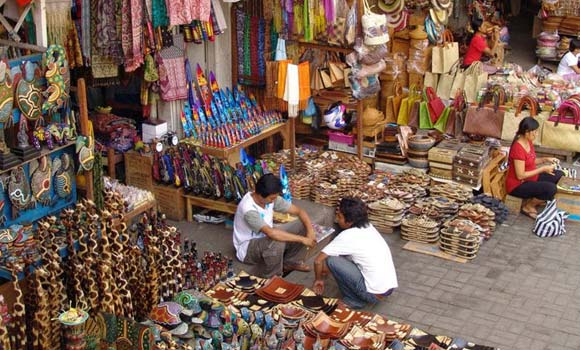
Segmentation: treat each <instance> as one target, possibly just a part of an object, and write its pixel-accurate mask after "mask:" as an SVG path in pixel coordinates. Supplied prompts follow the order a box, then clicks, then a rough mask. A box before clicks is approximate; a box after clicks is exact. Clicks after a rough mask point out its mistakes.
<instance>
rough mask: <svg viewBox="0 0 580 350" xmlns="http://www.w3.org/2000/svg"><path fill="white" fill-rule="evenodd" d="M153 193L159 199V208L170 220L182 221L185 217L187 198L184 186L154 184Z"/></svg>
mask: <svg viewBox="0 0 580 350" xmlns="http://www.w3.org/2000/svg"><path fill="white" fill-rule="evenodd" d="M153 195H155V199H156V200H157V208H158V210H159V212H160V213H162V214H165V216H166V217H167V218H168V219H170V220H175V221H181V220H184V219H185V198H184V197H183V187H175V186H166V185H158V184H155V185H153Z"/></svg>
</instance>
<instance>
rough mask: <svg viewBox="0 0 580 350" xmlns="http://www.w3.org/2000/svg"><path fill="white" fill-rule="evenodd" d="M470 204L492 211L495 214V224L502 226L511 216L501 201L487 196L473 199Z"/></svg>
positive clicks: (482, 195)
mask: <svg viewBox="0 0 580 350" xmlns="http://www.w3.org/2000/svg"><path fill="white" fill-rule="evenodd" d="M470 202H471V203H474V204H481V205H484V206H485V207H486V208H488V209H490V210H492V211H493V212H494V213H495V222H496V223H497V224H502V223H503V222H504V221H505V219H506V218H507V216H508V215H509V211H508V208H507V207H506V206H505V204H504V203H503V202H502V201H501V200H499V199H497V198H494V197H491V196H488V195H486V194H480V195H477V196H475V197H472V198H471V199H470Z"/></svg>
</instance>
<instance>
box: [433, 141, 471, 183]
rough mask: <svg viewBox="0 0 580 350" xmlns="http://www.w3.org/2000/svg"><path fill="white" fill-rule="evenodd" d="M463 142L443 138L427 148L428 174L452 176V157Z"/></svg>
mask: <svg viewBox="0 0 580 350" xmlns="http://www.w3.org/2000/svg"><path fill="white" fill-rule="evenodd" d="M462 147H463V144H462V143H460V142H459V141H456V140H454V139H453V140H444V141H441V142H440V143H439V144H438V145H437V146H435V147H433V148H431V149H430V150H429V156H428V159H429V175H431V176H433V177H437V178H441V179H446V180H451V179H452V178H453V158H455V156H456V155H457V152H459V150H461V148H462Z"/></svg>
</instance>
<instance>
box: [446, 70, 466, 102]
mask: <svg viewBox="0 0 580 350" xmlns="http://www.w3.org/2000/svg"><path fill="white" fill-rule="evenodd" d="M460 62H461V61H457V67H458V68H457V72H456V73H455V78H453V84H452V85H451V92H450V94H449V95H450V96H454V95H455V94H457V91H458V90H459V91H461V92H463V88H464V86H465V69H463V68H461V67H460Z"/></svg>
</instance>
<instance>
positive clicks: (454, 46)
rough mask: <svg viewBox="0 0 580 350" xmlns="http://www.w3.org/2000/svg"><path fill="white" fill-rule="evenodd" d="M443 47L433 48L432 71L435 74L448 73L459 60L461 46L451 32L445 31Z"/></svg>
mask: <svg viewBox="0 0 580 350" xmlns="http://www.w3.org/2000/svg"><path fill="white" fill-rule="evenodd" d="M441 37H442V38H443V42H442V43H441V45H437V46H435V47H433V50H432V55H431V71H432V72H433V73H439V74H442V73H447V72H449V71H450V70H451V67H453V65H454V64H455V62H457V61H458V60H459V44H458V43H457V42H455V41H454V39H453V34H452V33H451V31H449V30H445V31H443V34H442V36H441Z"/></svg>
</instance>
